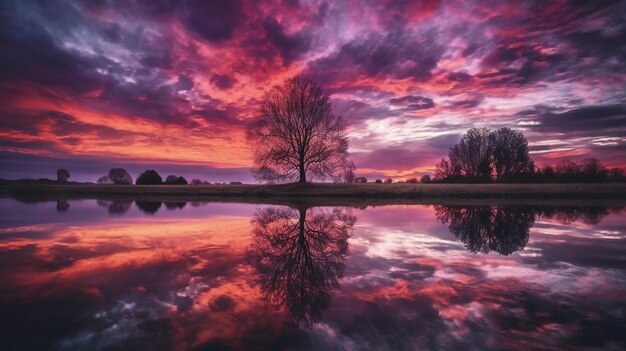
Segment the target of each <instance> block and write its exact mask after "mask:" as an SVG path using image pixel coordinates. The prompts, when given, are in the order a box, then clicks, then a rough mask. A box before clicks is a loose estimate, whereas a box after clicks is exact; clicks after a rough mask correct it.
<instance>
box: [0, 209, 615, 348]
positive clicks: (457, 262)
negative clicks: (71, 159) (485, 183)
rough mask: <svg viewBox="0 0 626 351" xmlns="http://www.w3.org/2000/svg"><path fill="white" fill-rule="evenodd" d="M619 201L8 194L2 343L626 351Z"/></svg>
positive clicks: (3, 216) (0, 288)
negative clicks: (392, 201)
mask: <svg viewBox="0 0 626 351" xmlns="http://www.w3.org/2000/svg"><path fill="white" fill-rule="evenodd" d="M625 263H626V212H624V211H623V209H622V208H620V207H609V206H593V207H583V206H567V207H546V206H541V207H537V206H518V207H515V206H441V205H438V206H423V205H402V206H383V207H374V208H371V207H370V208H366V209H355V208H349V207H317V208H304V207H302V208H290V207H283V206H263V205H250V204H223V203H184V202H181V203H161V202H149V201H148V202H146V201H144V202H133V201H124V202H119V201H118V202H113V201H94V200H76V201H57V202H44V203H38V204H24V203H20V202H16V201H14V200H10V199H0V281H1V282H2V284H1V285H0V323H1V324H2V328H0V349H2V350H23V349H24V350H29V349H32V350H45V349H56V350H125V349H133V350H136V349H150V350H160V349H164V350H169V349H174V350H230V349H235V350H239V349H242V350H252V349H272V350H278V349H319V350H363V349H374V350H414V349H425V350H428V349H433V350H437V349H449V350H461V349H463V350H472V349H473V350H483V349H519V350H528V349H573V348H582V349H598V350H607V349H609V350H610V349H615V350H619V349H625V348H626V342H625V338H624V335H626V330H625V327H624V326H625V325H626V315H625V311H624V306H626V271H625V269H626V264H625Z"/></svg>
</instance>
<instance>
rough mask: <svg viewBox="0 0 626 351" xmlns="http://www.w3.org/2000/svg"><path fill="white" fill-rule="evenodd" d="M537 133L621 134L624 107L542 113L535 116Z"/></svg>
mask: <svg viewBox="0 0 626 351" xmlns="http://www.w3.org/2000/svg"><path fill="white" fill-rule="evenodd" d="M537 118H538V119H537V121H538V122H540V124H539V125H536V126H534V128H535V129H537V130H539V131H557V132H580V133H583V134H589V135H597V132H598V131H606V132H610V131H614V132H621V131H622V129H623V128H624V126H626V107H624V105H597V106H585V107H581V108H577V109H572V110H569V111H566V112H562V113H553V112H544V113H542V114H539V115H538V116H537Z"/></svg>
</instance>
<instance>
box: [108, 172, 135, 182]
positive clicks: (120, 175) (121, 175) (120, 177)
mask: <svg viewBox="0 0 626 351" xmlns="http://www.w3.org/2000/svg"><path fill="white" fill-rule="evenodd" d="M109 179H110V180H111V182H113V184H133V178H132V177H131V176H130V174H128V172H126V170H125V169H123V168H112V169H111V170H110V171H109Z"/></svg>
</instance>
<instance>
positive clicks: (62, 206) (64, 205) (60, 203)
mask: <svg viewBox="0 0 626 351" xmlns="http://www.w3.org/2000/svg"><path fill="white" fill-rule="evenodd" d="M69 209H70V203H69V202H67V200H57V211H58V212H65V211H67V210H69Z"/></svg>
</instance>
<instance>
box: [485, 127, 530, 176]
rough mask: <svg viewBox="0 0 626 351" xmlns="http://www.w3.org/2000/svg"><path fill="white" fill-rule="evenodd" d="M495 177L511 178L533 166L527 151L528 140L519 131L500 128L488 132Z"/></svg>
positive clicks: (523, 173)
mask: <svg viewBox="0 0 626 351" xmlns="http://www.w3.org/2000/svg"><path fill="white" fill-rule="evenodd" d="M489 138H490V143H491V146H492V153H493V160H492V161H493V166H494V169H495V171H496V179H498V180H501V179H502V178H513V177H519V176H521V175H526V174H528V173H530V171H532V170H533V169H534V168H535V165H534V163H533V160H532V159H531V158H530V155H529V153H528V140H526V137H524V134H522V133H521V132H519V131H515V130H512V129H510V128H500V129H498V130H494V131H492V132H491V133H489Z"/></svg>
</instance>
